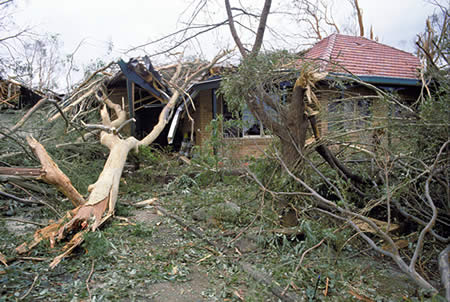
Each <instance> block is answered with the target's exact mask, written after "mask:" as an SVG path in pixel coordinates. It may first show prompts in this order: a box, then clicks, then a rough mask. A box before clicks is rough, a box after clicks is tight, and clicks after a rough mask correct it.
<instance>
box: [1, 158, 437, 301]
mask: <svg viewBox="0 0 450 302" xmlns="http://www.w3.org/2000/svg"><path fill="white" fill-rule="evenodd" d="M153 152H156V151H153ZM146 156H147V157H148V159H147V164H148V165H151V166H152V168H150V169H148V168H147V169H146V168H145V166H144V167H141V169H140V170H137V171H134V172H133V171H132V172H127V173H125V174H124V177H123V179H122V181H121V187H120V192H119V201H118V204H117V209H116V215H117V216H122V217H126V218H128V221H124V220H119V219H111V220H110V221H109V222H108V223H107V224H106V225H105V226H103V227H102V228H101V229H100V230H98V231H96V232H95V233H89V234H87V235H86V237H85V243H84V244H83V245H82V247H81V248H79V249H77V250H76V251H75V252H74V253H73V255H72V256H71V257H69V258H66V259H64V260H63V261H62V263H61V264H60V265H59V266H58V267H56V269H54V270H49V268H48V264H49V262H50V261H51V257H53V256H55V255H57V252H58V251H56V250H51V249H49V247H48V244H41V245H40V246H39V247H38V248H36V249H34V250H33V251H32V252H31V254H30V255H27V256H32V257H44V258H46V260H44V261H30V260H18V261H15V262H12V263H11V265H10V266H8V267H2V268H1V269H0V292H1V298H0V301H16V300H17V299H18V298H20V297H23V296H24V295H25V294H27V292H28V291H29V289H30V288H31V287H32V290H31V291H30V292H29V293H28V295H27V296H26V299H25V300H29V301H40V300H45V301H80V300H87V299H88V298H89V292H88V290H87V288H86V280H87V278H88V276H90V274H91V270H92V266H93V267H94V269H93V270H92V272H93V274H92V276H91V281H90V283H89V287H90V292H91V295H92V297H95V301H123V300H130V301H142V300H151V299H155V301H161V300H158V297H160V296H161V295H163V294H164V292H167V291H169V292H173V295H174V296H178V295H179V292H177V291H178V290H182V291H185V292H186V295H188V294H189V290H188V288H191V287H192V288H194V292H196V294H197V296H196V299H194V298H192V299H193V300H192V301H198V300H201V299H203V300H206V301H240V298H239V296H242V297H245V301H276V299H275V298H274V296H273V295H272V294H271V293H270V292H269V289H268V288H267V287H266V286H262V285H261V284H259V283H257V282H255V281H254V280H253V279H251V278H250V277H249V276H248V275H247V274H246V273H244V272H243V271H242V270H241V269H240V268H239V265H238V263H239V261H245V262H249V263H251V264H252V265H253V266H254V267H256V268H257V269H258V270H259V271H261V272H264V273H265V274H267V275H269V276H270V277H271V278H272V279H273V280H274V282H275V283H276V284H277V285H278V286H279V287H281V288H285V287H286V286H289V287H288V288H289V291H291V292H295V293H296V294H297V295H299V296H303V297H304V298H305V299H306V301H308V300H309V301H351V300H354V301H356V298H355V294H358V295H360V296H364V297H367V298H370V299H372V300H373V301H431V300H432V298H430V297H427V296H426V295H424V294H423V293H420V292H418V291H417V290H416V287H415V285H414V284H413V283H411V282H410V281H409V280H407V278H406V277H405V275H403V274H402V273H399V272H398V270H396V269H395V266H393V265H392V263H391V262H389V260H386V259H383V258H380V257H378V256H375V255H374V254H373V253H372V252H371V251H370V250H368V249H367V246H365V245H364V244H362V243H361V242H360V241H359V240H358V239H357V238H353V239H351V240H349V238H350V237H351V236H352V235H353V233H352V232H351V231H350V230H349V229H348V228H345V227H341V226H339V225H336V224H335V223H334V222H333V221H330V220H328V219H325V218H324V217H320V216H315V214H313V212H310V211H309V209H308V208H303V209H302V208H301V205H302V202H301V200H300V201H292V200H291V201H289V202H285V204H288V205H289V204H290V205H291V206H293V207H296V208H297V209H298V210H299V212H298V213H299V225H298V226H295V227H293V229H296V230H298V232H299V233H301V234H302V236H290V235H283V234H281V233H279V232H278V233H277V232H276V231H273V230H275V229H280V228H283V226H281V225H280V217H279V215H280V211H279V204H280V201H279V200H273V199H272V196H271V195H270V194H267V193H266V194H264V195H263V193H261V191H260V190H259V188H258V187H257V185H256V184H255V183H254V182H253V181H251V180H250V179H248V178H246V177H243V176H230V175H226V174H223V173H222V174H221V172H213V171H211V170H206V169H204V168H203V167H202V166H196V165H193V166H187V165H183V164H181V163H180V162H178V161H177V160H176V159H173V158H172V156H170V155H167V154H164V153H158V154H157V155H152V154H146ZM155 158H156V159H157V160H156V159H155ZM98 160H100V159H98ZM251 165H252V168H255V169H261V171H263V168H264V167H263V165H262V164H261V163H260V162H259V161H256V162H251ZM262 173H263V172H262ZM156 176H157V177H156ZM162 178H164V181H162V180H161V179H162ZM276 181H277V182H279V183H280V185H284V183H283V180H282V179H276ZM154 196H157V197H158V198H159V203H160V204H161V205H162V206H163V207H165V208H167V209H168V210H169V211H171V212H173V213H175V214H176V215H178V216H180V217H182V218H183V219H185V220H186V221H187V222H188V223H190V224H192V225H195V226H196V227H198V228H201V229H202V230H203V231H204V233H205V234H206V236H207V237H208V238H209V239H210V240H212V241H214V242H216V243H217V244H218V245H219V246H222V247H223V248H222V249H221V250H219V251H217V250H216V249H215V248H212V247H211V246H209V245H208V244H206V243H205V242H203V241H202V240H200V239H199V238H196V237H195V236H194V235H193V234H192V233H190V232H189V231H187V230H186V229H184V228H183V227H181V226H180V225H178V224H177V223H176V222H175V221H173V220H172V219H169V218H167V217H163V216H160V215H158V214H157V213H155V211H154V209H147V208H144V209H135V208H134V207H132V206H130V204H132V203H134V202H136V201H140V200H144V199H147V198H151V197H154ZM263 198H264V199H263ZM0 202H1V204H0V206H2V207H5V206H6V202H5V201H0ZM224 202H233V203H234V204H236V205H238V206H239V207H240V212H239V214H238V215H236V216H235V217H233V219H224V215H223V214H226V213H221V206H220V205H221V204H223V203H224ZM295 202H297V203H295ZM201 208H206V209H212V210H210V211H209V212H208V213H207V215H208V219H205V220H202V221H196V220H194V219H193V218H192V215H193V214H194V213H195V212H196V211H198V210H199V209H201ZM45 212H46V210H45V209H44V210H40V211H36V210H35V209H32V208H28V207H19V208H18V210H17V213H18V214H20V215H22V216H27V215H28V216H29V217H30V219H38V218H40V217H41V218H45V217H46V214H45ZM33 215H34V216H33ZM50 216H51V215H50ZM225 216H226V215H225ZM244 230H245V232H244V233H243V235H242V236H241V237H240V238H239V239H237V240H234V241H233V239H234V238H236V236H237V235H238V234H240V233H241V232H242V231H244ZM336 230H337V231H336ZM0 236H1V238H2V240H1V241H0V251H1V252H2V253H3V254H5V255H6V256H7V257H12V256H14V253H13V249H14V247H15V246H16V245H17V243H18V242H22V241H25V240H26V239H29V238H30V237H31V236H32V230H31V229H30V230H26V231H20V232H17V231H11V230H10V228H9V229H8V228H7V227H6V223H5V221H3V220H0ZM324 238H325V240H324V242H323V243H322V244H321V245H320V246H319V247H317V248H315V249H313V250H311V251H310V252H309V253H308V254H307V255H306V256H305V257H304V260H303V263H302V265H301V266H300V267H299V269H298V271H297V272H295V269H296V267H297V265H298V263H299V260H300V258H301V256H302V254H303V253H305V251H306V250H308V249H310V248H311V247H313V246H314V245H316V244H318V243H319V242H320V241H321V240H322V239H324ZM294 272H295V273H294ZM36 276H38V278H37V279H36V282H35V283H34V285H33V286H32V284H33V281H34V279H35V277H36ZM319 276H320V279H319ZM205 280H206V281H205ZM327 283H328V288H327V296H325V295H324V291H325V288H326V284H327ZM162 286H170V287H162ZM188 297H189V296H186V299H188ZM435 301H439V300H438V299H437V298H435Z"/></svg>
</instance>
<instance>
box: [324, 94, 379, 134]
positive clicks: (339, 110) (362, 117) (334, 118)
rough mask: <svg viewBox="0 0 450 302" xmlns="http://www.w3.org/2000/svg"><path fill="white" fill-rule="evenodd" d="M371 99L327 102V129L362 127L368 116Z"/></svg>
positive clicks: (365, 124) (364, 125)
mask: <svg viewBox="0 0 450 302" xmlns="http://www.w3.org/2000/svg"><path fill="white" fill-rule="evenodd" d="M370 106H371V101H370V100H368V99H355V100H345V101H339V100H336V101H333V102H331V103H329V104H328V117H327V119H328V129H329V130H330V131H338V130H352V129H362V128H364V127H366V126H367V122H368V117H370V115H371V112H370Z"/></svg>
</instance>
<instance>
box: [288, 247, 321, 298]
mask: <svg viewBox="0 0 450 302" xmlns="http://www.w3.org/2000/svg"><path fill="white" fill-rule="evenodd" d="M325 239H326V238H323V239H322V240H320V242H319V243H318V244H316V245H315V246H313V247H310V248H309V249H307V250H306V251H304V252H303V254H302V256H301V257H300V261H299V262H298V264H297V266H296V267H295V270H294V272H293V273H292V276H291V280H290V281H289V282H288V285H286V287H285V288H284V289H283V292H282V293H281V294H282V295H284V294H285V293H286V291H287V290H288V288H289V285H290V284H291V282H292V280H293V279H294V276H295V275H297V272H298V270H299V269H300V265H302V262H303V259H304V258H305V256H306V254H308V253H309V252H311V251H312V250H313V249H315V248H318V247H319V246H321V245H322V243H323V242H324V241H325Z"/></svg>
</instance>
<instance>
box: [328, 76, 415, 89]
mask: <svg viewBox="0 0 450 302" xmlns="http://www.w3.org/2000/svg"><path fill="white" fill-rule="evenodd" d="M342 75H345V76H349V74H343V73H330V74H329V76H327V78H329V79H332V78H333V77H334V76H342ZM350 76H351V75H350ZM351 77H354V78H355V79H358V80H361V81H363V82H366V83H370V84H384V85H401V86H420V85H421V82H420V80H418V79H411V78H393V77H380V76H369V75H360V76H358V75H353V76H351Z"/></svg>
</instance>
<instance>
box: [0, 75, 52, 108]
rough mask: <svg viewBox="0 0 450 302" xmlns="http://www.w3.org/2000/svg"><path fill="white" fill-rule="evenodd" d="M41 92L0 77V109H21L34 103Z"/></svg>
mask: <svg viewBox="0 0 450 302" xmlns="http://www.w3.org/2000/svg"><path fill="white" fill-rule="evenodd" d="M43 96H44V94H43V93H41V92H38V91H36V90H34V89H31V88H29V87H27V86H25V85H23V84H21V83H19V82H16V81H14V80H8V79H2V78H1V77H0V109H7V108H9V109H22V108H27V107H31V106H33V105H34V104H36V103H37V102H38V101H39V100H40V99H41V98H42V97H43Z"/></svg>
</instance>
